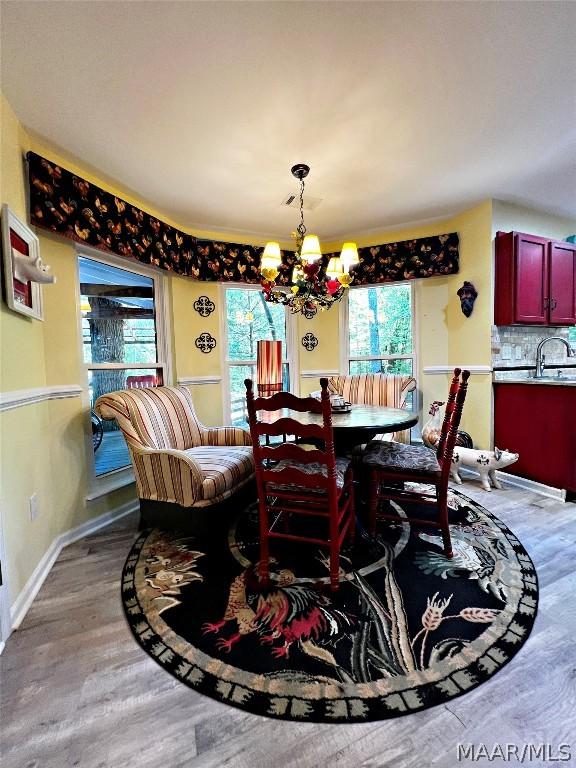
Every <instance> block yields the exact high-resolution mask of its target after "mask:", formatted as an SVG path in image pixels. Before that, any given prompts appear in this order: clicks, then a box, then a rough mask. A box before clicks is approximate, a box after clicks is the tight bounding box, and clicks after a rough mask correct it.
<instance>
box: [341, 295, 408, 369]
mask: <svg viewBox="0 0 576 768" xmlns="http://www.w3.org/2000/svg"><path fill="white" fill-rule="evenodd" d="M412 305H413V293H412V284H411V283H395V284H393V285H375V286H370V287H367V288H365V287H361V288H351V289H350V290H349V291H348V372H349V373H406V374H413V372H414V369H415V366H414V330H413V320H412V318H413V311H412V309H413V306H412Z"/></svg>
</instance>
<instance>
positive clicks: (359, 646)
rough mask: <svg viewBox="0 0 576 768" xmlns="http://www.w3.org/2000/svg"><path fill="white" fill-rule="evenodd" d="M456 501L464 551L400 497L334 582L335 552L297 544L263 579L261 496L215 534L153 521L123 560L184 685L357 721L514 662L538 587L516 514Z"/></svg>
mask: <svg viewBox="0 0 576 768" xmlns="http://www.w3.org/2000/svg"><path fill="white" fill-rule="evenodd" d="M450 507H451V514H452V516H453V525H452V528H451V531H452V540H453V546H454V558H453V559H452V560H447V559H446V558H444V556H443V554H442V541H441V537H440V535H439V534H438V535H437V534H436V532H435V530H434V529H433V528H429V529H424V528H415V527H414V526H412V525H411V524H410V522H409V520H408V518H407V516H406V514H405V512H404V511H403V510H401V509H399V508H397V510H398V511H399V515H400V516H399V522H398V523H390V522H384V521H382V523H381V524H380V525H379V529H378V533H377V535H376V536H375V537H370V536H368V535H367V534H366V533H365V531H363V530H362V528H361V527H360V528H359V530H358V532H357V535H356V541H355V543H354V546H353V547H350V546H349V547H348V548H344V550H343V552H342V557H341V579H340V589H339V590H338V592H337V593H331V592H330V590H329V589H328V562H327V559H326V556H325V554H324V552H323V551H319V550H316V549H315V548H314V546H313V545H306V544H298V545H295V544H294V543H292V542H289V543H286V544H282V545H279V546H278V545H276V548H275V549H273V551H272V555H273V560H272V564H271V571H272V579H271V582H270V584H269V587H268V588H267V589H262V588H261V587H260V586H259V584H258V580H257V578H256V575H255V571H256V568H257V564H258V525H257V523H258V518H257V510H256V507H255V506H253V507H249V508H248V509H247V510H245V511H244V512H242V513H241V514H240V515H239V516H238V518H237V519H236V520H235V521H233V523H232V524H231V525H229V526H228V527H227V528H224V527H222V529H221V530H217V529H214V527H213V526H212V528H211V530H210V531H209V532H206V533H205V534H196V535H194V536H192V535H184V534H182V533H177V532H174V531H172V532H167V531H159V530H152V531H146V532H144V533H143V534H142V535H141V536H140V538H139V539H138V540H137V542H136V543H135V545H134V547H133V549H132V551H131V553H130V555H129V557H128V559H127V561H126V565H125V567H124V573H123V582H122V596H123V602H124V607H125V611H126V616H127V619H128V622H129V624H130V627H131V629H132V631H133V633H134V635H135V637H136V639H137V641H138V642H139V643H140V645H141V646H142V648H143V649H144V650H145V651H146V652H147V653H148V654H150V655H151V656H152V657H153V658H154V659H155V660H156V661H157V662H158V663H159V664H161V665H162V666H163V667H164V668H165V669H166V670H167V671H169V672H170V673H171V674H173V675H175V676H176V677H177V678H178V679H179V680H181V681H182V682H183V683H185V684H186V685H189V686H191V687H192V688H195V689H196V690H198V691H200V692H201V693H204V694H206V695H208V696H211V697H212V698H215V699H218V700H220V701H222V702H224V703H227V704H232V705H234V706H237V707H240V708H242V709H245V710H248V711H250V712H254V713H257V714H261V715H267V716H270V717H278V718H285V719H290V720H301V721H308V722H309V721H316V722H334V723H335V722H347V723H350V722H355V721H356V722H362V721H367V720H378V719H385V718H390V717H396V716H399V715H403V714H409V713H411V712H415V711H418V710H421V709H425V708H427V707H430V706H434V705H437V704H441V703H443V702H446V701H448V700H449V699H452V698H454V697H455V696H459V695H461V694H463V693H466V692H467V691H469V690H471V689H472V688H475V687H476V686H478V685H480V684H481V683H483V682H484V681H485V680H487V679H488V678H490V677H491V676H492V675H494V674H495V673H496V672H497V671H498V670H499V669H500V668H501V667H502V666H504V665H505V664H506V663H507V662H508V661H510V659H511V658H512V657H513V656H514V655H515V654H516V653H517V652H518V650H519V649H520V648H521V646H522V645H523V643H524V642H525V641H526V640H527V638H528V635H529V633H530V630H531V628H532V625H533V623H534V619H535V616H536V608H537V597H538V584H537V578H536V572H535V570H534V566H533V564H532V562H531V560H530V557H529V556H528V554H527V553H526V551H525V550H524V548H523V546H522V545H521V543H520V542H519V541H518V539H516V537H515V536H514V535H513V534H512V533H511V532H510V530H509V529H508V528H507V527H506V526H505V525H504V523H502V522H501V521H500V520H498V519H497V518H496V517H495V516H494V515H492V514H491V513H489V512H488V511H487V510H485V509H483V508H482V507H480V506H479V505H478V504H476V503H475V502H473V501H471V500H470V499H468V498H466V497H465V496H463V495H462V494H460V493H457V492H452V493H451V499H450ZM276 541H279V540H276Z"/></svg>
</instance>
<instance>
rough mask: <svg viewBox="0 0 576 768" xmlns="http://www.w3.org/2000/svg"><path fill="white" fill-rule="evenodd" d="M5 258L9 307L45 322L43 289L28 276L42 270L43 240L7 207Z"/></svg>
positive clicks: (5, 217) (4, 221) (3, 239)
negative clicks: (41, 249)
mask: <svg viewBox="0 0 576 768" xmlns="http://www.w3.org/2000/svg"><path fill="white" fill-rule="evenodd" d="M2 254H3V267H4V296H5V298H6V303H7V304H8V306H9V307H10V309H12V310H14V312H21V313H22V314H23V315H27V316H28V317H33V318H35V319H36V320H43V319H44V318H43V315H42V286H41V285H40V283H38V282H36V281H34V280H31V279H29V274H28V273H29V272H30V269H31V268H34V267H35V268H36V269H38V268H40V269H42V267H41V264H42V262H41V260H40V244H39V240H38V238H37V237H36V235H35V234H34V232H32V230H31V229H30V228H29V227H28V226H26V224H24V223H23V222H22V221H20V219H19V218H18V217H17V216H16V215H15V214H14V213H13V212H12V211H11V210H10V208H8V206H7V205H6V204H4V205H3V206H2ZM50 282H51V280H50Z"/></svg>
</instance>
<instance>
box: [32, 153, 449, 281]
mask: <svg viewBox="0 0 576 768" xmlns="http://www.w3.org/2000/svg"><path fill="white" fill-rule="evenodd" d="M27 160H28V171H29V182H30V219H31V223H32V224H34V225H35V226H37V227H42V228H43V229H47V230H50V231H51V232H56V233H58V234H60V235H63V236H64V237H68V238H70V239H72V240H76V241H77V242H80V243H86V244H87V245H91V246H92V247H94V248H99V249H101V250H103V251H108V252H110V253H115V254H119V255H121V256H126V257H127V258H132V259H136V260H137V261H140V262H142V263H144V264H152V265H154V266H157V267H160V268H161V269H166V270H169V271H171V272H175V273H176V274H179V275H187V276H189V277H193V278H195V279H196V280H205V281H223V282H228V281H235V282H245V283H259V282H260V276H259V273H258V264H259V262H260V256H261V253H262V250H263V249H262V247H256V246H252V245H242V244H240V243H228V242H220V241H216V240H198V239H197V238H196V237H194V236H193V235H190V234H188V233H187V232H183V231H182V230H180V229H176V227H172V226H170V225H169V224H166V223H165V222H163V221H161V220H160V219H158V218H156V217H154V216H152V215H150V214H149V213H146V212H145V211H143V210H142V209H140V208H137V207H136V206H134V205H132V204H130V203H128V202H126V201H125V200H122V199H121V198H119V197H116V196H115V195H113V194H111V193H110V192H106V191H105V190H104V189H102V188H101V187H98V186H96V185H95V184H92V183H91V182H89V181H86V180H85V179H83V178H81V177H80V176H76V175H75V174H73V173H71V171H68V170H66V169H65V168H62V167H61V166H59V165H56V164H55V163H53V162H51V161H50V160H46V158H44V157H40V155H37V154H36V153H34V152H29V153H28V155H27ZM359 253H360V259H361V263H360V264H359V265H358V266H357V267H356V268H355V270H354V283H355V284H356V285H364V284H367V283H381V282H392V281H398V280H408V279H411V278H416V277H432V276H434V275H449V274H453V273H454V272H458V235H457V234H456V233H455V232H453V233H451V234H446V235H437V236H434V237H424V238H419V239H417V240H405V241H403V242H400V243H387V244H386V245H375V246H371V247H368V248H360V249H359ZM329 256H330V254H326V255H325V256H324V259H323V260H324V262H325V263H327V262H328V258H329ZM293 264H294V253H292V252H290V251H285V252H284V254H283V263H282V266H281V268H280V275H279V276H278V278H277V280H276V282H277V283H278V284H279V285H288V284H289V283H290V277H291V273H292V267H293Z"/></svg>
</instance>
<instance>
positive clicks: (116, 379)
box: [78, 256, 165, 477]
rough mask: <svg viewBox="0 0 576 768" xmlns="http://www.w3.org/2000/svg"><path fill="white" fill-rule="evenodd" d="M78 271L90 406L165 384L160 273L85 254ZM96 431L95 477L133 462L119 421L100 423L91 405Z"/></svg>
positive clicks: (94, 437)
mask: <svg viewBox="0 0 576 768" xmlns="http://www.w3.org/2000/svg"><path fill="white" fill-rule="evenodd" d="M78 272H79V280H80V312H81V315H82V359H83V362H84V365H85V368H86V375H87V380H88V392H89V400H90V409H91V410H92V409H93V408H94V403H95V402H96V400H97V399H98V397H100V395H103V394H106V393H107V392H114V391H115V390H118V389H127V388H129V387H132V386H155V385H160V384H162V383H163V382H164V381H165V371H164V368H165V365H164V363H163V361H162V360H163V355H162V354H160V350H162V349H163V345H162V344H159V328H158V323H157V317H156V308H157V293H158V283H159V281H160V278H159V277H157V276H155V275H152V274H147V273H144V271H142V272H140V271H132V270H131V269H130V270H128V269H121V268H119V267H116V266H112V265H111V264H108V263H104V262H103V261H100V260H96V259H92V258H88V257H86V256H79V257H78ZM92 432H93V451H94V471H95V475H96V477H99V476H102V475H105V474H108V473H110V472H114V471H117V470H119V469H122V468H124V467H127V466H129V465H130V456H129V454H128V449H127V447H126V443H125V441H124V438H123V436H122V433H121V432H120V430H119V429H118V426H117V424H116V422H115V421H108V420H106V421H103V422H101V423H99V420H98V418H97V417H96V416H95V414H94V413H93V411H92Z"/></svg>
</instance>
